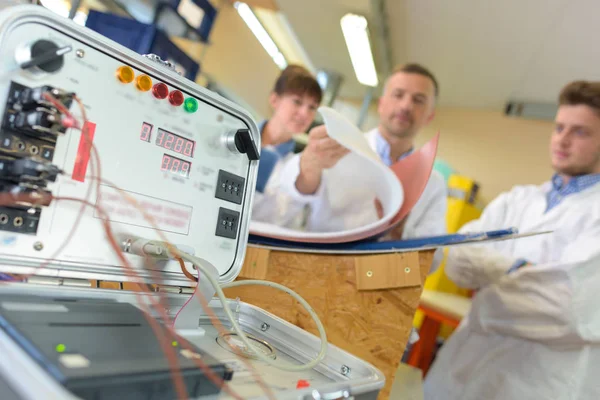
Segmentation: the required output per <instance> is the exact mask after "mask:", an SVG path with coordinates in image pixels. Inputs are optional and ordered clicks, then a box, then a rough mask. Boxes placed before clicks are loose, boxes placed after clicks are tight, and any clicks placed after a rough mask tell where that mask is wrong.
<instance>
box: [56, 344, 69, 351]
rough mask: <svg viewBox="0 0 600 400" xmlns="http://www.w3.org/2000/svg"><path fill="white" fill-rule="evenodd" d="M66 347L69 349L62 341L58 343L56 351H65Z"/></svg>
mask: <svg viewBox="0 0 600 400" xmlns="http://www.w3.org/2000/svg"><path fill="white" fill-rule="evenodd" d="M66 349H67V346H65V345H64V344H62V343H61V344H57V345H56V352H57V353H64V352H65V350H66Z"/></svg>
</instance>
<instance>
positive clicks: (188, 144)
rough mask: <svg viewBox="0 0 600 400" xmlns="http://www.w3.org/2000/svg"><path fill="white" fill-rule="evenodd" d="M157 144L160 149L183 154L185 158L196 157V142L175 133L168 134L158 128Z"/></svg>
mask: <svg viewBox="0 0 600 400" xmlns="http://www.w3.org/2000/svg"><path fill="white" fill-rule="evenodd" d="M156 144H157V145H158V146H160V147H164V148H165V149H167V150H171V151H174V152H176V153H179V154H183V155H184V156H188V157H194V148H195V147H196V142H194V141H193V140H190V139H186V138H184V137H181V136H179V135H176V134H174V133H171V132H167V131H165V130H164V129H160V128H158V136H157V137H156Z"/></svg>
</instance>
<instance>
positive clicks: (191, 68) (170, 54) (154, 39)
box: [85, 10, 200, 81]
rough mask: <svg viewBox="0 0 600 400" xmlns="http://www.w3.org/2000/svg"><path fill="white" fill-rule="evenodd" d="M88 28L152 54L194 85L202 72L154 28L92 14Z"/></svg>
mask: <svg viewBox="0 0 600 400" xmlns="http://www.w3.org/2000/svg"><path fill="white" fill-rule="evenodd" d="M85 26H86V27H88V28H90V29H91V30H93V31H96V32H98V33H100V34H101V35H103V36H106V37H107V38H109V39H111V40H114V41H115V42H117V43H119V44H120V45H122V46H125V47H127V48H128V49H130V50H133V51H135V52H136V53H138V54H150V53H152V54H156V55H158V56H160V58H162V59H163V60H168V61H171V62H172V63H174V64H176V65H177V66H178V67H179V69H181V70H182V71H181V72H182V73H183V75H184V76H185V77H186V78H188V79H190V80H192V81H194V80H196V76H197V75H198V73H199V72H200V65H198V63H197V62H196V61H194V60H193V59H192V58H190V57H189V56H188V55H187V54H186V53H185V52H184V51H183V50H181V49H180V48H179V47H177V46H176V45H175V44H174V43H173V42H171V41H170V40H169V38H168V36H167V35H165V34H164V33H163V32H161V31H160V30H159V29H157V28H156V27H155V26H154V25H151V24H144V23H142V22H138V21H136V20H133V19H130V18H125V17H121V16H118V15H113V14H106V13H102V12H99V11H94V10H90V12H89V14H88V18H87V21H86V24H85Z"/></svg>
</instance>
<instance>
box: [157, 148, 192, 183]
mask: <svg viewBox="0 0 600 400" xmlns="http://www.w3.org/2000/svg"><path fill="white" fill-rule="evenodd" d="M160 169H161V171H168V172H171V173H173V174H176V175H179V176H183V177H184V178H189V177H190V169H192V163H191V162H189V161H185V160H182V159H180V158H176V157H173V156H170V155H168V154H163V158H162V164H161V166H160Z"/></svg>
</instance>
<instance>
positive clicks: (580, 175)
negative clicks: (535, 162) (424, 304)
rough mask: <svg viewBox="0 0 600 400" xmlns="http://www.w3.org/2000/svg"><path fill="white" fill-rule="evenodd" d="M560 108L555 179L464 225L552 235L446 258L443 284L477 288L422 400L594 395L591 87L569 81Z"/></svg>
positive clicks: (597, 169) (596, 223) (596, 263)
mask: <svg viewBox="0 0 600 400" xmlns="http://www.w3.org/2000/svg"><path fill="white" fill-rule="evenodd" d="M559 103H560V106H559V109H558V113H557V115H556V124H555V129H554V132H553V133H552V137H551V140H550V158H551V161H552V166H553V168H554V170H555V171H556V175H554V177H553V178H552V180H551V181H550V182H547V183H545V184H543V185H541V186H533V185H532V186H518V187H515V188H513V189H512V190H511V191H510V192H508V193H504V194H502V195H500V196H499V197H498V198H497V199H495V200H494V201H493V202H492V203H490V205H489V206H488V207H487V208H486V210H485V211H484V213H483V215H482V217H481V219H479V220H477V221H474V222H472V223H470V224H468V225H466V226H465V227H464V228H463V229H462V230H463V231H486V230H489V229H496V228H505V227H511V226H515V227H518V228H519V229H520V231H521V232H530V231H531V232H540V231H552V233H551V234H547V235H542V236H535V237H531V238H526V239H517V240H513V241H505V242H496V243H492V244H489V245H481V246H464V247H456V248H454V249H452V250H451V251H450V253H449V258H448V262H447V265H446V273H447V275H448V277H450V279H452V280H453V281H454V282H456V283H457V284H458V285H459V286H462V287H466V288H472V289H476V290H478V292H477V294H476V295H475V296H474V298H473V303H472V308H471V311H470V313H469V315H468V316H467V317H466V318H465V319H464V320H463V321H462V322H461V325H460V326H459V328H458V329H457V330H456V332H455V333H454V334H453V335H452V336H451V337H450V338H449V340H448V341H447V343H446V344H445V345H444V346H443V347H442V349H441V351H440V353H439V354H438V356H437V358H436V361H435V363H434V365H433V366H432V369H431V370H430V372H429V374H428V375H427V379H426V382H425V399H426V400H437V399H444V400H454V399H461V400H475V399H476V400H480V399H486V400H509V399H510V400H512V399H520V400H527V399H532V400H533V399H535V400H538V399H539V400H541V399H553V400H561V399H578V400H587V399H590V400H595V399H600V378H599V377H600V306H599V303H598V295H599V293H600V82H573V83H571V84H569V85H567V86H566V87H565V88H564V89H563V91H562V92H561V94H560V101H559Z"/></svg>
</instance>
